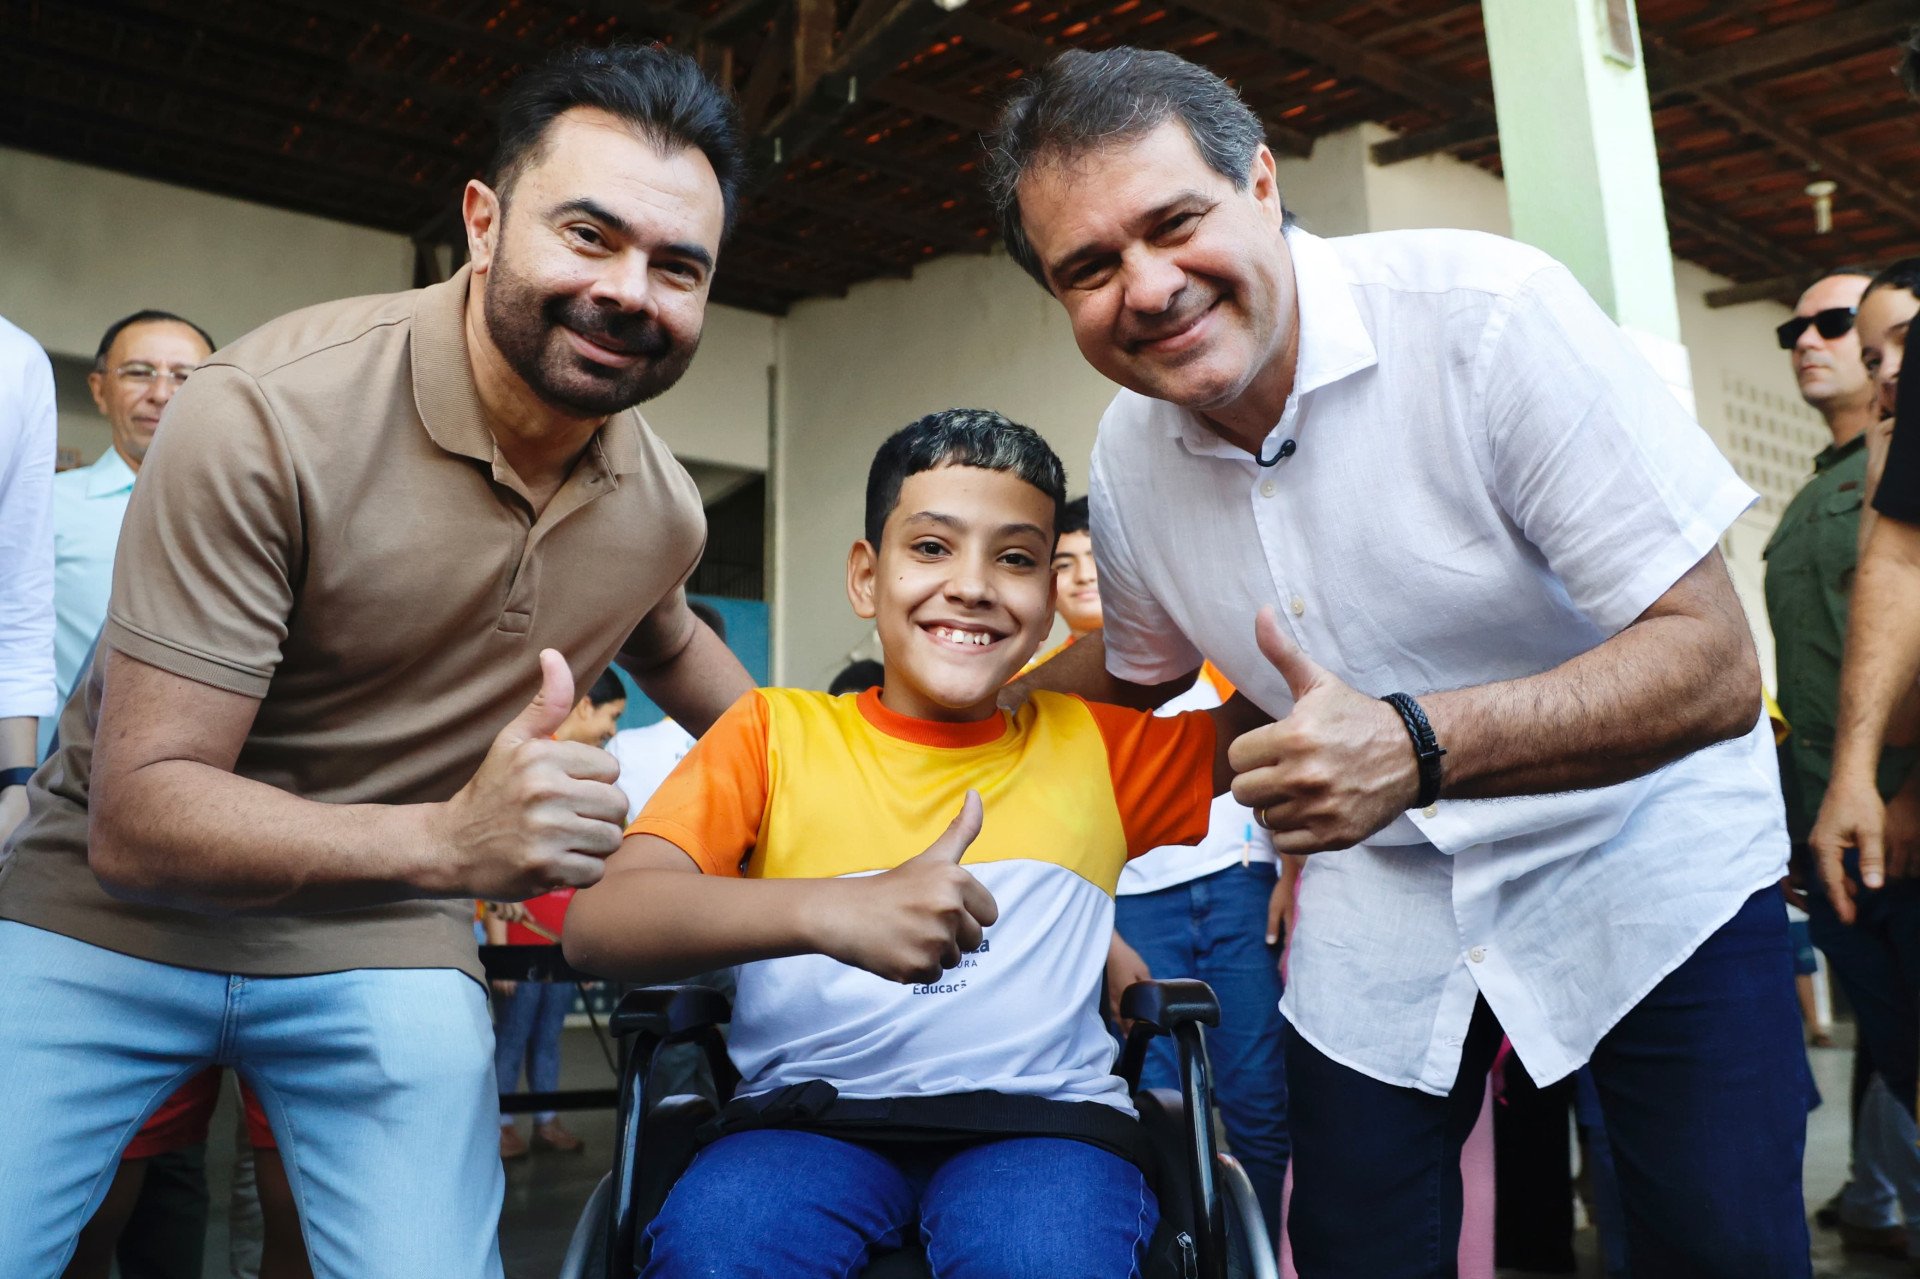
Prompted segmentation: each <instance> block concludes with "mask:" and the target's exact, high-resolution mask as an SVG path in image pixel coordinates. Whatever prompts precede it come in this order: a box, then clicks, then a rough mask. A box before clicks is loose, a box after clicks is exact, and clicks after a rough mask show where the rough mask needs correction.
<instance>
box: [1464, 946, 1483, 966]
mask: <svg viewBox="0 0 1920 1279" xmlns="http://www.w3.org/2000/svg"><path fill="white" fill-rule="evenodd" d="M1486 957H1487V948H1486V947H1485V946H1475V947H1474V948H1473V949H1472V950H1470V951H1468V952H1467V958H1468V959H1471V960H1472V961H1473V962H1474V963H1476V964H1477V963H1479V962H1480V961H1481V960H1483V959H1485V958H1486Z"/></svg>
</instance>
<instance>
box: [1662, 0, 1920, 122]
mask: <svg viewBox="0 0 1920 1279" xmlns="http://www.w3.org/2000/svg"><path fill="white" fill-rule="evenodd" d="M1916 20H1920V5H1916V4H1915V3H1914V0H1868V3H1866V4H1862V5H1859V6H1857V7H1855V8H1852V9H1842V10H1840V11H1839V12H1838V13H1830V14H1823V15H1821V16H1820V17H1817V18H1809V19H1807V20H1806V21H1803V22H1796V23H1794V24H1792V25H1791V26H1787V27H1782V28H1781V29H1779V30H1777V31H1769V32H1767V33H1765V34H1764V35H1757V36H1749V37H1747V38H1746V39H1744V40H1735V41H1732V42H1731V43H1728V44H1724V45H1721V46H1719V47H1718V48H1715V49H1709V50H1707V51H1705V52H1703V53H1696V54H1692V55H1685V56H1683V55H1679V54H1675V53H1673V52H1671V51H1670V50H1662V51H1661V54H1660V56H1659V57H1657V58H1656V57H1655V56H1654V50H1652V49H1649V50H1648V58H1647V96H1648V97H1651V98H1659V97H1664V96H1665V95H1667V94H1670V93H1690V92H1692V91H1693V90H1695V89H1699V88H1704V87H1706V86H1708V85H1715V84H1725V83H1726V82H1727V81H1729V80H1740V79H1744V78H1745V77H1747V76H1752V75H1762V74H1769V73H1772V72H1777V71H1779V70H1781V69H1782V68H1784V67H1790V66H1793V65H1796V64H1798V63H1804V62H1812V61H1814V60H1815V59H1818V58H1825V57H1829V56H1831V55H1833V54H1835V53H1838V52H1840V51H1842V50H1844V49H1847V48H1850V47H1854V46H1859V45H1865V44H1869V43H1871V42H1872V41H1874V40H1875V39H1880V40H1883V41H1884V42H1885V43H1886V46H1887V65H1888V66H1892V65H1893V63H1894V61H1895V57H1894V52H1895V51H1894V44H1895V42H1896V40H1897V39H1898V36H1899V33H1900V32H1902V31H1904V30H1905V29H1906V27H1907V26H1908V25H1909V24H1910V23H1912V22H1915V21H1916Z"/></svg>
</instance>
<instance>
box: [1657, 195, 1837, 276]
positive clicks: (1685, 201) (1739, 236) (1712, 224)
mask: <svg viewBox="0 0 1920 1279" xmlns="http://www.w3.org/2000/svg"><path fill="white" fill-rule="evenodd" d="M1661 194H1662V197H1663V198H1664V200H1665V202H1666V207H1667V221H1668V222H1670V223H1672V224H1673V225H1674V226H1676V227H1679V228H1680V229H1681V230H1683V231H1686V232H1687V233H1689V234H1691V235H1696V236H1699V237H1700V238H1701V239H1703V240H1710V241H1712V242H1713V243H1714V244H1716V245H1718V246H1719V247H1721V248H1722V249H1725V250H1726V251H1727V252H1729V253H1732V254H1733V255H1734V256H1736V257H1742V258H1746V259H1747V260H1748V261H1750V262H1752V263H1754V264H1755V265H1756V266H1759V267H1760V268H1761V269H1763V270H1768V271H1775V272H1777V271H1778V270H1779V269H1780V268H1781V267H1783V266H1785V267H1789V268H1791V269H1793V270H1795V271H1812V270H1817V269H1819V263H1817V262H1815V261H1814V260H1813V259H1812V258H1810V257H1808V256H1807V255H1805V254H1804V253H1801V252H1799V251H1798V250H1797V249H1791V248H1788V247H1786V246H1784V245H1781V244H1779V243H1777V242H1775V241H1774V240H1771V239H1768V238H1765V237H1763V236H1761V235H1759V234H1757V233H1755V232H1754V231H1752V230H1750V229H1748V228H1747V227H1746V226H1745V225H1744V224H1743V223H1740V222H1736V221H1734V220H1733V219H1732V218H1729V217H1727V216H1726V215H1725V214H1723V213H1721V212H1719V211H1718V210H1716V209H1713V208H1710V207H1708V206H1707V205H1704V204H1701V203H1700V202H1699V201H1697V200H1696V199H1694V198H1693V197H1692V196H1690V195H1688V194H1686V193H1685V192H1683V191H1677V190H1674V189H1672V188H1667V189H1666V190H1664V191H1662V193H1661Z"/></svg>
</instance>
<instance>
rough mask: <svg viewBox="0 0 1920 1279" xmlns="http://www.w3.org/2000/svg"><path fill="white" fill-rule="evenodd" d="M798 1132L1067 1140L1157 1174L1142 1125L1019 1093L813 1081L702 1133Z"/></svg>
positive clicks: (744, 1108)
mask: <svg viewBox="0 0 1920 1279" xmlns="http://www.w3.org/2000/svg"><path fill="white" fill-rule="evenodd" d="M756 1128H793V1129H797V1130H799V1131H802V1132H815V1133H819V1134H821V1135H822V1136H827V1137H840V1138H843V1139H845V1140H847V1141H860V1142H874V1143H884V1142H913V1143H916V1144H926V1143H938V1142H953V1143H956V1144H965V1143H971V1142H978V1141H987V1140H992V1139H994V1138H997V1137H1064V1138H1067V1139H1068V1140H1072V1141H1082V1142H1086V1143H1087V1144H1088V1145H1091V1146H1098V1147H1099V1148H1101V1149H1102V1150H1106V1151H1109V1152H1111V1153H1112V1154H1115V1155H1118V1156H1119V1157H1120V1158H1122V1159H1125V1160H1127V1161H1128V1162H1129V1163H1132V1164H1133V1165H1134V1166H1135V1167H1137V1168H1139V1169H1141V1171H1143V1172H1145V1173H1147V1174H1148V1176H1150V1177H1151V1176H1152V1175H1153V1173H1154V1168H1155V1161H1154V1158H1153V1149H1152V1147H1151V1146H1150V1145H1149V1143H1148V1141H1147V1134H1146V1130H1145V1129H1144V1128H1142V1127H1141V1125H1140V1121H1139V1120H1138V1119H1136V1118H1135V1117H1133V1116H1132V1115H1129V1114H1127V1113H1125V1112H1124V1111H1121V1110H1118V1109H1116V1108H1115V1107H1113V1106H1109V1105H1106V1104H1104V1103H1102V1102H1097V1101H1056V1100H1054V1099H1053V1098H1050V1097H1026V1096H1020V1095H1016V1094H1013V1093H999V1092H963V1093H947V1094H942V1095H939V1096H931V1097H842V1096H840V1094H839V1092H838V1091H837V1090H836V1089H835V1088H834V1086H833V1085H832V1084H830V1083H827V1082H826V1081H824V1080H819V1079H815V1080H810V1081H808V1082H806V1083H801V1084H789V1085H788V1086H787V1087H785V1088H776V1089H774V1090H773V1091H772V1092H765V1093H757V1094H755V1095H753V1096H748V1097H735V1098H734V1099H733V1100H732V1101H730V1102H728V1103H727V1104H726V1105H725V1106H724V1107H722V1108H721V1110H720V1113H719V1115H718V1116H716V1117H715V1118H714V1119H713V1120H711V1121H710V1122H708V1123H707V1124H705V1125H704V1126H703V1127H702V1128H701V1130H700V1134H699V1139H700V1142H701V1144H702V1145H706V1144H708V1143H710V1142H713V1141H716V1140H718V1139H719V1138H721V1137H724V1136H726V1135H727V1134H729V1133H734V1132H745V1131H748V1130H750V1129H756Z"/></svg>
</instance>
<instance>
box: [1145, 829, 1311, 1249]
mask: <svg viewBox="0 0 1920 1279" xmlns="http://www.w3.org/2000/svg"><path fill="white" fill-rule="evenodd" d="M1277 878H1278V872H1277V870H1276V869H1275V867H1274V866H1273V864H1272V863H1271V862H1253V863H1250V864H1248V865H1245V866H1229V867H1227V869H1225V870H1221V871H1215V872H1214V873H1213V874H1211V875H1203V876H1201V877H1200V878H1199V879H1194V880H1189V881H1188V882H1187V883H1184V884H1175V885H1174V886H1173V887H1171V888H1162V889H1160V890H1159V891H1157V892H1151V893H1133V894H1129V895H1126V896H1123V897H1116V898H1115V899H1114V926H1115V927H1116V928H1117V929H1118V930H1119V932H1120V935H1121V936H1122V937H1124V938H1126V940H1127V944H1128V945H1130V946H1132V947H1133V948H1134V949H1135V950H1137V951H1139V952H1140V958H1142V959H1144V960H1146V962H1147V969H1148V971H1150V972H1151V973H1152V974H1153V975H1154V976H1155V977H1166V978H1173V977H1196V978H1198V979H1200V980H1201V981H1204V982H1206V983H1207V984H1208V985H1209V986H1211V987H1213V993H1214V994H1215V995H1216V996H1218V997H1219V1000H1220V1025H1219V1026H1218V1027H1216V1028H1212V1029H1209V1030H1208V1031H1207V1055H1208V1057H1209V1058H1211V1059H1212V1062H1213V1072H1214V1103H1215V1104H1216V1105H1217V1106H1218V1107H1219V1108H1220V1119H1221V1122H1222V1123H1223V1125H1224V1126H1225V1127H1226V1130H1227V1147H1228V1149H1230V1150H1231V1151H1232V1152H1233V1154H1234V1157H1235V1158H1237V1159H1239V1161H1240V1162H1241V1164H1243V1165H1244V1166H1245V1167H1246V1170H1247V1176H1248V1177H1249V1178H1250V1179H1251V1180H1252V1182H1253V1189H1254V1193H1255V1194H1257V1195H1259V1196H1260V1206H1261V1209H1262V1210H1263V1211H1264V1212H1265V1213H1266V1216H1267V1231H1268V1233H1269V1235H1270V1236H1271V1237H1273V1238H1275V1239H1278V1238H1279V1237H1280V1196H1281V1186H1282V1185H1283V1183H1284V1182H1285V1181H1286V1176H1287V1151H1288V1143H1287V1071H1286V1059H1285V1053H1284V1049H1283V1047H1282V1039H1281V1035H1282V1032H1283V1030H1284V1029H1285V1025H1286V1023H1285V1021H1284V1019H1282V1018H1281V1016H1280V967H1279V958H1280V956H1279V953H1278V951H1277V950H1276V949H1274V948H1273V947H1270V946H1268V945H1267V937H1266V934H1267V902H1268V901H1269V899H1271V898H1272V896H1273V885H1274V881H1275V880H1276V879H1277ZM1140 1082H1141V1084H1142V1085H1144V1086H1146V1087H1149V1088H1174V1089H1177V1088H1179V1087H1180V1070H1179V1063H1178V1060H1177V1059H1176V1057H1175V1056H1174V1050H1173V1043H1172V1041H1171V1040H1169V1039H1165V1038H1159V1039H1155V1040H1154V1041H1153V1043H1152V1044H1151V1046H1149V1048H1148V1049H1147V1064H1146V1067H1145V1069H1144V1070H1142V1071H1141V1076H1140Z"/></svg>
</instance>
